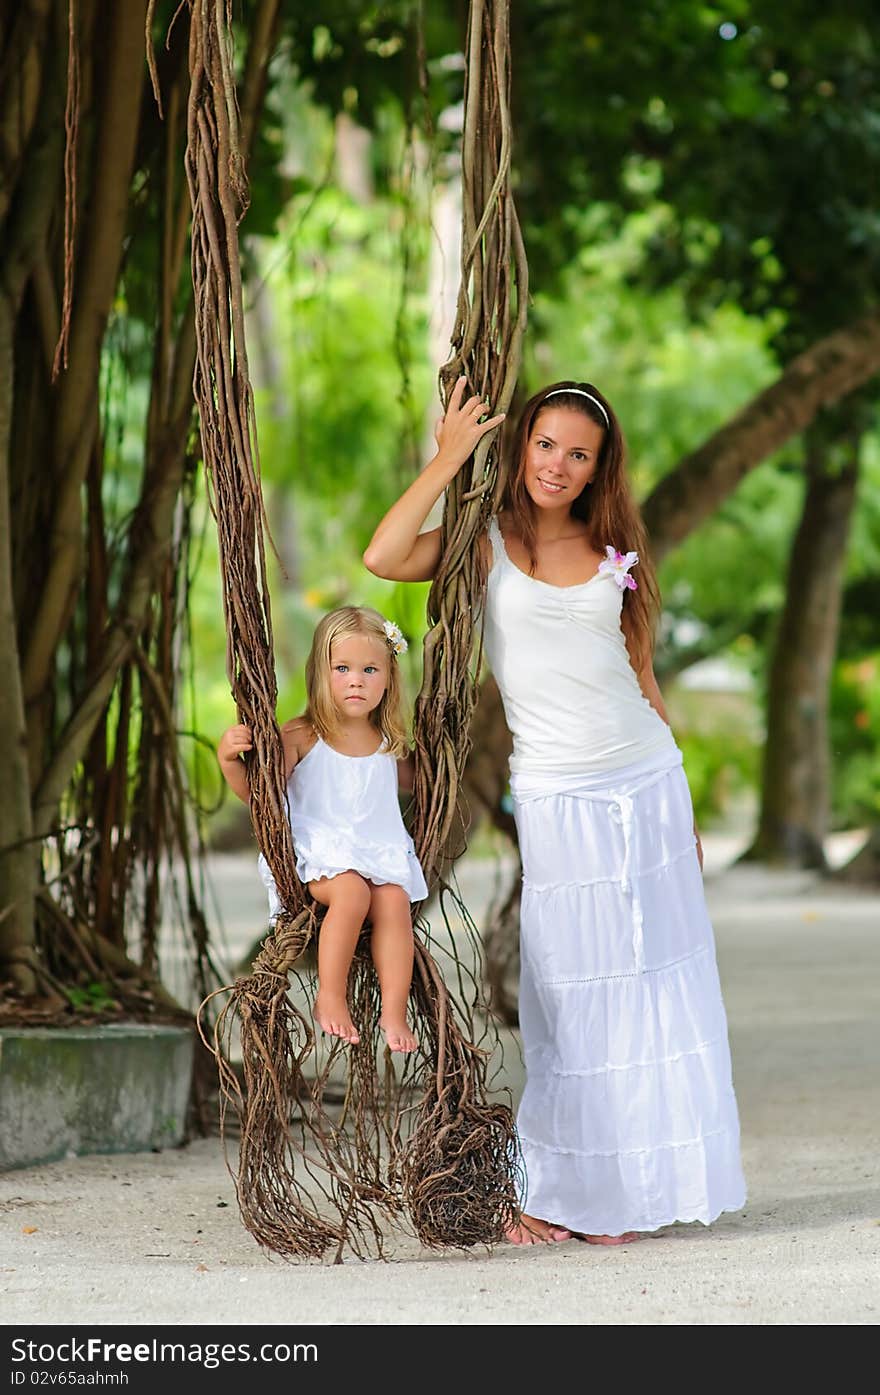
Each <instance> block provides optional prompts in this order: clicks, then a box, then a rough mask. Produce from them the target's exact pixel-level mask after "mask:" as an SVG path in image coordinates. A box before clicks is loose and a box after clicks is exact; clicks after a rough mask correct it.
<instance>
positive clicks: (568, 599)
mask: <svg viewBox="0 0 880 1395" xmlns="http://www.w3.org/2000/svg"><path fill="white" fill-rule="evenodd" d="M489 538H490V540H491V543H492V569H491V571H490V572H489V583H488V590H487V595H486V611H485V618H484V631H483V633H484V644H485V651H486V657H487V659H488V661H489V665H490V667H491V669H492V673H493V674H494V676H495V681H496V682H497V684H498V688H499V690H500V692H501V699H502V702H503V703H504V712H505V716H506V718H507V725H508V727H509V728H510V732H511V735H512V736H513V755H512V756H511V760H510V769H511V771H512V772H514V773H517V774H520V773H522V774H528V775H536V776H542V775H559V774H573V773H577V772H585V771H594V770H596V771H599V770H615V769H617V768H618V767H620V766H626V765H632V764H633V763H634V762H635V761H640V760H643V759H645V758H647V757H649V756H653V755H655V754H659V753H660V752H662V751H664V750H668V751H669V752H670V753H672V752H674V751H675V750H677V747H676V744H675V740H674V738H673V735H672V732H671V731H670V729H669V727H668V726H667V725H666V723H665V722H664V721H663V718H662V717H661V716H660V714H659V713H658V712H656V711H655V710H654V708H653V707H652V706H651V704H650V703H649V702H648V699H647V698H646V697H645V696H644V694H643V693H642V690H641V688H640V686H639V680H638V678H637V677H636V674H635V671H634V669H633V667H632V664H631V663H630V661H629V655H628V653H627V648H626V641H625V640H624V637H623V631H622V630H621V627H620V614H621V609H622V606H623V593H622V591H620V589H619V588H618V586H617V585H616V583H615V581H614V579H613V577H612V576H611V575H609V574H607V573H603V574H602V575H599V574H597V575H596V576H593V577H591V578H590V579H589V581H585V582H581V583H580V584H579V585H577V586H552V585H551V584H550V583H549V582H546V581H539V580H538V579H537V578H536V577H532V576H528V575H527V574H526V573H525V572H524V571H522V570H521V569H520V568H519V567H517V566H515V565H514V563H513V562H512V561H511V560H510V558H509V556H508V555H507V550H506V548H505V546H504V542H503V539H502V537H501V532H500V529H499V527H498V524H497V521H496V520H495V519H494V518H493V519H492V522H491V524H490V525H489ZM636 579H637V573H636Z"/></svg>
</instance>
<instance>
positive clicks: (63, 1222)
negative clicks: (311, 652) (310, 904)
mask: <svg viewBox="0 0 880 1395" xmlns="http://www.w3.org/2000/svg"><path fill="white" fill-rule="evenodd" d="M733 850H735V849H732V847H731V845H730V844H729V842H725V841H724V840H720V839H719V840H713V839H711V838H709V839H708V840H707V892H708V895H709V901H710V907H711V910H712V914H713V920H714V924H715V929H716V938H717V943H718V955H719V962H720V968H721V977H722V983H723V986H724V992H725V1001H726V1004H727V1010H728V1017H729V1022H730V1037H731V1047H732V1052H733V1063H734V1079H735V1084H736V1089H737V1095H738V1098H739V1104H740V1111H741V1118H742V1128H743V1157H744V1165H745V1171H746V1177H747V1180H748V1183H749V1189H750V1191H749V1201H748V1204H747V1205H746V1207H745V1209H744V1210H743V1211H742V1212H738V1213H736V1214H734V1215H728V1216H724V1217H722V1218H721V1219H720V1220H719V1221H718V1222H717V1223H716V1224H715V1225H714V1226H712V1227H711V1228H708V1229H707V1228H704V1227H702V1226H700V1225H695V1226H676V1227H670V1228H669V1229H667V1230H665V1231H663V1232H660V1234H659V1235H658V1236H656V1237H652V1238H648V1239H644V1240H642V1241H639V1242H638V1243H636V1244H633V1245H630V1246H626V1247H623V1248H620V1249H600V1248H597V1247H593V1246H587V1245H583V1244H579V1243H577V1242H575V1241H572V1242H569V1243H567V1244H564V1245H557V1246H553V1247H550V1246H535V1247H533V1248H530V1249H527V1250H521V1249H515V1248H513V1247H510V1246H503V1247H501V1248H499V1249H497V1250H496V1251H495V1252H494V1253H492V1254H485V1253H478V1254H470V1255H464V1256H462V1255H459V1254H442V1255H434V1254H428V1253H426V1252H424V1251H422V1250H421V1249H420V1247H419V1246H418V1244H417V1243H416V1242H415V1241H413V1240H410V1239H407V1238H405V1237H404V1238H399V1237H395V1238H393V1239H392V1240H391V1241H390V1243H389V1250H388V1252H389V1257H390V1262H388V1263H386V1264H382V1263H374V1262H361V1261H358V1260H354V1259H348V1260H346V1261H345V1263H343V1264H342V1265H337V1266H333V1265H330V1264H326V1263H324V1264H322V1263H320V1262H312V1263H299V1264H285V1263H284V1262H282V1261H280V1260H270V1259H269V1258H268V1257H267V1256H266V1255H265V1254H264V1253H263V1252H262V1251H261V1250H260V1249H258V1247H257V1246H256V1245H255V1243H254V1241H253V1240H252V1239H251V1237H250V1235H249V1234H248V1232H247V1231H245V1230H244V1228H243V1226H242V1224H241V1222H240V1219H239V1215H238V1211H237V1207H236V1202H235V1195H234V1190H233V1185H232V1181H231V1179H230V1176H229V1174H228V1172H227V1171H226V1169H225V1166H224V1162H223V1158H222V1154H221V1148H220V1145H219V1142H218V1141H217V1140H216V1139H207V1140H200V1141H197V1142H195V1143H193V1144H191V1145H190V1146H189V1147H187V1148H184V1149H181V1150H179V1151H172V1152H164V1153H149V1154H139V1155H120V1156H113V1157H106V1156H105V1157H85V1158H72V1159H68V1160H67V1161H64V1162H59V1163H53V1164H50V1165H47V1166H44V1167H39V1168H31V1169H27V1170H21V1171H17V1172H7V1173H5V1174H3V1175H2V1176H0V1312H2V1322H3V1323H4V1324H14V1323H19V1322H20V1323H33V1322H35V1321H43V1322H50V1323H58V1324H60V1323H78V1324H82V1323H92V1324H114V1323H115V1324H124V1323H130V1324H143V1323H162V1324H164V1323H169V1324H178V1323H206V1324H212V1325H216V1324H219V1325H223V1326H227V1325H228V1326H233V1325H236V1324H248V1323H272V1324H285V1325H294V1326H295V1325H297V1324H304V1325H307V1324H313V1323H320V1324H328V1323H329V1324H346V1323H360V1324H365V1323H366V1324H374V1323H376V1324H389V1323H390V1324H394V1323H407V1324H409V1323H413V1324H426V1323H441V1324H517V1325H531V1324H641V1323H647V1324H661V1323H662V1324H666V1323H670V1324H690V1325H694V1324H715V1323H724V1324H731V1323H735V1324H740V1323H749V1324H751V1323H759V1324H783V1323H784V1324H860V1325H861V1324H869V1323H871V1324H873V1323H875V1322H877V1320H878V1315H880V1180H878V1163H877V1159H878V1144H880V1027H878V1023H880V1011H878V1009H880V897H877V896H873V895H871V896H869V895H865V894H863V893H854V892H851V891H847V890H844V889H841V888H831V887H828V886H827V885H823V884H821V883H819V882H817V881H816V880H815V879H814V878H813V877H812V876H811V875H809V874H770V873H768V872H767V871H766V870H763V869H757V868H750V867H744V868H730V869H729V870H724V865H725V863H726V862H727V860H728V858H729V856H730V855H731V852H732V851H733ZM217 866H218V875H219V883H220V893H221V901H222V904H223V905H224V908H225V910H226V912H227V934H228V935H229V939H230V946H229V948H230V953H232V952H234V950H235V948H236V941H237V942H242V943H243V942H246V937H247V935H250V934H252V933H253V929H252V926H253V911H254V902H253V901H252V899H251V898H252V895H253V894H254V887H253V882H252V878H253V866H252V862H251V861H250V860H249V859H244V861H243V862H242V860H241V859H237V860H236V859H226V860H223V861H221V862H218V864H217ZM467 877H468V880H469V882H470V883H471V885H472V890H474V893H475V895H476V891H477V888H478V887H479V886H480V885H486V879H487V872H486V869H485V868H483V867H474V866H472V867H471V868H470V869H468V870H467ZM255 890H256V895H257V896H259V894H260V891H261V889H260V888H259V887H257V888H256V889H255ZM256 904H257V905H258V906H259V905H260V904H261V903H259V901H258V902H257V903H256ZM469 904H471V905H472V908H473V909H474V910H477V909H478V907H477V906H476V904H475V902H471V901H470V900H469ZM236 916H238V919H236ZM243 937H244V939H243ZM511 1054H512V1053H508V1056H510V1055H511ZM517 1069H518V1068H517V1067H516V1066H515V1067H514V1071H513V1083H514V1085H515V1084H516V1073H517ZM232 1161H233V1162H234V1161H235V1158H234V1156H233V1158H232Z"/></svg>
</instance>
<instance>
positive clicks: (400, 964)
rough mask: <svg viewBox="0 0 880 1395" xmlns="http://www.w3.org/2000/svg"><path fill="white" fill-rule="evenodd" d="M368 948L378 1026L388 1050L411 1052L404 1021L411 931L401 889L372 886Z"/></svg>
mask: <svg viewBox="0 0 880 1395" xmlns="http://www.w3.org/2000/svg"><path fill="white" fill-rule="evenodd" d="M370 921H371V924H372V927H373V928H372V931H371V934H370V946H371V949H372V954H373V963H374V964H375V966H376V976H377V978H378V979H379V990H380V992H381V994H382V1015H381V1017H380V1018H379V1026H380V1027H381V1028H382V1031H383V1032H384V1033H385V1040H386V1041H387V1042H388V1045H389V1046H390V1048H391V1050H392V1051H415V1049H416V1047H417V1046H418V1044H419V1043H418V1040H417V1038H416V1037H415V1036H414V1034H413V1032H412V1031H411V1030H410V1026H409V1023H408V1022H407V1018H406V1008H407V1003H408V1002H409V992H410V988H411V987H412V976H413V931H412V912H411V910H410V900H409V897H408V896H407V894H406V892H405V891H404V889H403V887H402V886H373V887H372V900H371V902H370Z"/></svg>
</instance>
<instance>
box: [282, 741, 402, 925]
mask: <svg viewBox="0 0 880 1395" xmlns="http://www.w3.org/2000/svg"><path fill="white" fill-rule="evenodd" d="M397 788H398V780H397V760H396V757H394V756H392V755H389V754H388V752H387V751H386V750H385V749H384V746H383V747H380V748H379V750H378V751H375V752H374V753H373V754H372V755H370V756H346V755H343V754H342V752H341V751H336V750H334V749H333V747H332V746H329V745H328V744H327V742H326V741H322V740H321V738H320V737H318V738H317V740H316V742H315V744H314V746H313V747H312V748H311V750H310V751H309V752H308V753H307V754H306V755H305V756H303V758H302V759H301V760H300V761H298V762H297V764H296V765H295V766H294V767H293V770H292V771H291V773H290V779H289V780H288V782H287V801H288V808H289V811H290V831H291V834H292V836H293V849H294V852H295V854H296V872H297V876H298V877H299V879H300V881H301V882H303V883H306V882H311V881H317V880H318V879H319V878H321V877H335V876H338V875H339V873H340V872H347V871H354V872H360V874H361V876H363V877H366V878H367V879H368V880H369V881H371V882H373V883H375V884H376V885H378V886H383V885H386V884H388V883H391V884H393V885H395V886H401V887H403V889H404V891H406V892H407V894H408V896H409V899H410V901H422V900H424V898H425V897H426V896H427V894H428V888H427V885H426V884H425V878H424V876H423V874H422V869H421V866H420V864H419V860H418V858H417V857H416V853H415V848H414V846H413V841H412V838H411V837H410V835H409V834H408V833H407V831H406V827H405V825H404V822H403V817H402V815H401V812H400V804H399V802H398V798H397ZM257 865H258V867H259V870H260V876H261V878H262V880H263V883H264V885H265V887H266V890H267V892H268V895H269V919H270V921H274V920H275V918H276V917H277V915H278V912H279V910H280V909H281V905H280V901H279V899H278V893H277V890H276V887H275V881H274V878H273V877H272V873H271V872H270V870H269V865H268V863H267V862H266V859H265V858H264V857H263V855H262V853H261V854H260V857H259V860H258V864H257Z"/></svg>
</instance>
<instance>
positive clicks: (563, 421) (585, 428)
mask: <svg viewBox="0 0 880 1395" xmlns="http://www.w3.org/2000/svg"><path fill="white" fill-rule="evenodd" d="M604 436H605V430H604V428H603V427H601V426H599V425H598V423H597V422H595V421H593V420H592V418H591V417H588V416H585V415H584V413H583V412H578V411H574V410H573V409H572V408H570V407H543V408H542V409H541V411H539V412H538V415H537V416H536V417H535V420H534V421H533V422H532V430H531V433H530V435H529V440H528V444H527V446H526V458H525V464H524V466H523V483H524V484H525V487H526V491H527V493H528V495H529V498H530V499H531V500H532V502H533V503H534V504H536V505H537V507H538V508H539V509H570V508H571V506H572V504H573V503H574V501H575V499H576V498H577V497H578V495H579V494H580V493H581V492H582V490H583V489H584V487H585V486H586V485H587V484H588V483H589V482H590V480H591V479H592V478H593V476H594V475H595V473H596V467H597V465H598V463H599V452H600V450H601V449H602V441H603V439H604Z"/></svg>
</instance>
